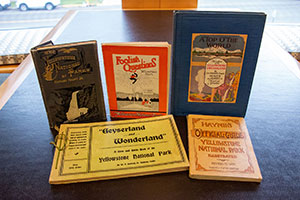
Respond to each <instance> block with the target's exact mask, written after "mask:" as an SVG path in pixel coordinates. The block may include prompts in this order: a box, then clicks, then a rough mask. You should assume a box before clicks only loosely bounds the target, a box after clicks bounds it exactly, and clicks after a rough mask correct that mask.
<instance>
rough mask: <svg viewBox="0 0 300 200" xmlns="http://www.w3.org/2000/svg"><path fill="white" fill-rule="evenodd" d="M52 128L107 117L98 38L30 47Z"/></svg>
mask: <svg viewBox="0 0 300 200" xmlns="http://www.w3.org/2000/svg"><path fill="white" fill-rule="evenodd" d="M31 53H32V57H33V60H34V64H35V68H36V72H37V75H38V79H39V83H40V87H41V91H42V95H43V99H44V104H45V107H46V111H47V115H48V119H49V124H50V128H54V129H57V130H58V129H59V126H60V124H64V123H74V122H95V121H102V120H105V119H106V113H105V107H104V101H103V91H102V86H101V79H100V70H99V63H98V57H97V56H98V55H97V44H96V42H95V41H88V42H81V43H72V44H62V45H53V44H50V43H47V44H46V45H40V46H37V47H35V48H33V49H32V50H31Z"/></svg>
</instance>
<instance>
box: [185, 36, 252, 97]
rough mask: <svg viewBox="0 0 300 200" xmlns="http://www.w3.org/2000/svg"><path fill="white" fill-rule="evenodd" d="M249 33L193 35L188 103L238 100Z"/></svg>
mask: <svg viewBox="0 0 300 200" xmlns="http://www.w3.org/2000/svg"><path fill="white" fill-rule="evenodd" d="M246 43H247V35H230V34H207V33H202V34H201V33H199V34H195V33H194V34H193V36H192V45H191V46H192V50H191V66H190V78H189V94H188V101H189V102H207V103H209V102H213V103H235V102H236V96H237V93H238V86H239V80H240V74H241V69H242V65H243V58H244V52H245V48H246Z"/></svg>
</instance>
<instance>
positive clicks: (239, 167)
mask: <svg viewBox="0 0 300 200" xmlns="http://www.w3.org/2000/svg"><path fill="white" fill-rule="evenodd" d="M187 122H188V138H189V156H190V177H191V178H195V179H210V180H227V181H248V182H261V180H262V176H261V172H260V169H259V165H258V162H257V159H256V156H255V153H254V149H253V146H252V143H251V139H250V135H249V132H248V130H247V126H246V123H245V120H244V118H242V117H227V116H211V115H188V117H187Z"/></svg>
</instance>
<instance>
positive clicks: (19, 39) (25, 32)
mask: <svg viewBox="0 0 300 200" xmlns="http://www.w3.org/2000/svg"><path fill="white" fill-rule="evenodd" d="M50 30H51V28H34V29H22V30H9V31H0V44H1V45H0V65H1V64H2V65H3V64H17V63H20V61H21V60H22V59H24V57H25V55H27V54H28V53H29V51H30V48H31V47H33V46H35V45H38V44H39V43H40V42H41V40H42V39H43V38H44V37H45V36H46V35H47V33H48V32H49V31H50Z"/></svg>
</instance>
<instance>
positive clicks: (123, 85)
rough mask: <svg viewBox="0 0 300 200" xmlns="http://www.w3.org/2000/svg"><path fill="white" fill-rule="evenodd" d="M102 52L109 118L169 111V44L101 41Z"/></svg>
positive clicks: (139, 116)
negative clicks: (102, 42)
mask: <svg viewBox="0 0 300 200" xmlns="http://www.w3.org/2000/svg"><path fill="white" fill-rule="evenodd" d="M102 52H103V59H104V67H105V75H106V84H107V93H108V99H109V107H110V115H111V117H112V118H144V117H153V116H160V115H166V114H168V102H169V73H170V54H171V45H170V44H168V43H167V42H128V43H104V44H102Z"/></svg>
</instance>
